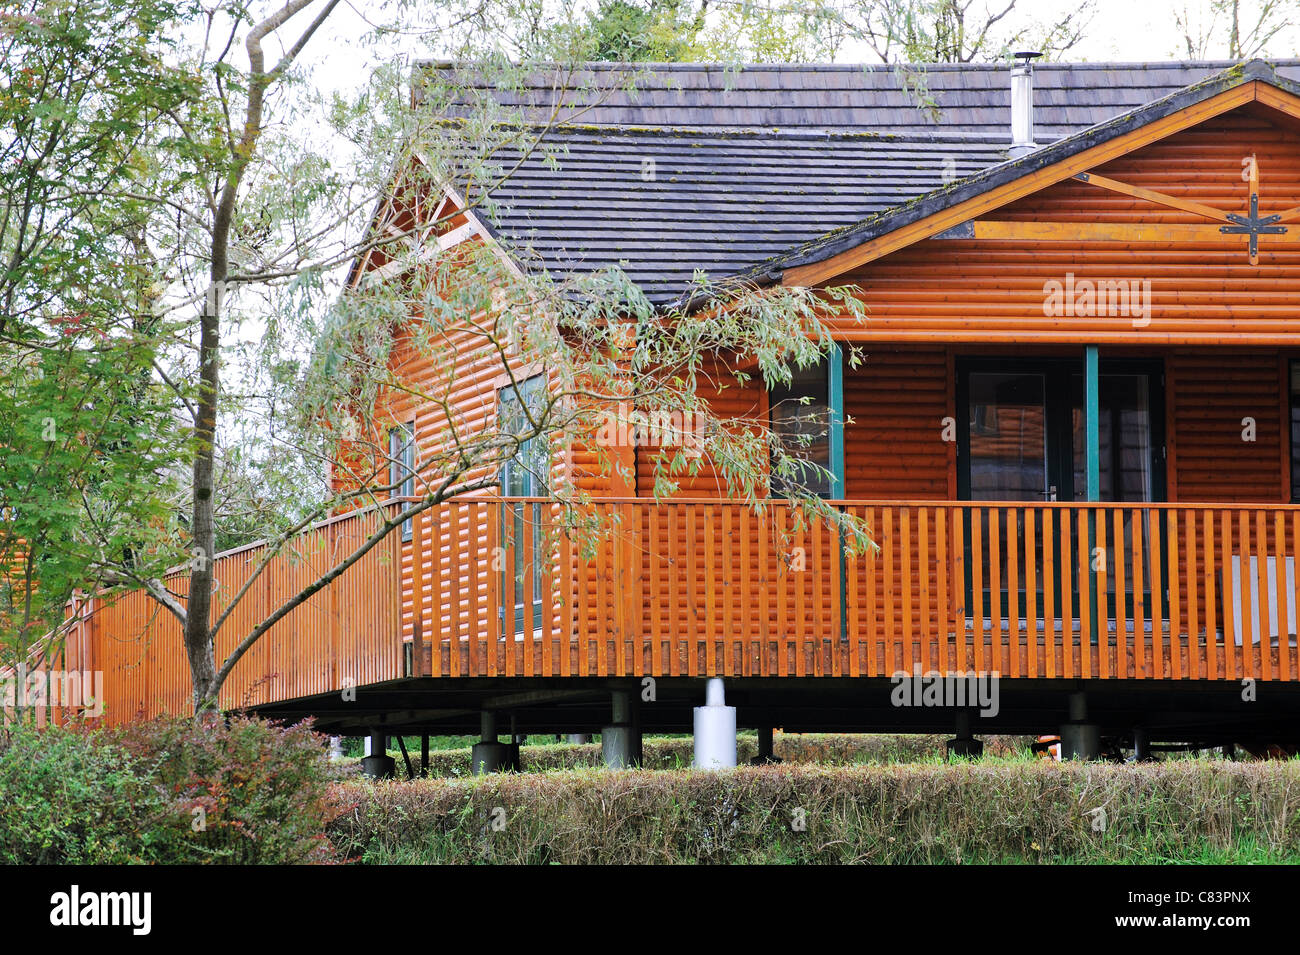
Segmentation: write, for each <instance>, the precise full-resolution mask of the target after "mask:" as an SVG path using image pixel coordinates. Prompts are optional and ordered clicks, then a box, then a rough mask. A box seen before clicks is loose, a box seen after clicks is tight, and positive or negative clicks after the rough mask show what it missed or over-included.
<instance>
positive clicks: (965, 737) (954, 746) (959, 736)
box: [948, 710, 984, 759]
mask: <svg viewBox="0 0 1300 955" xmlns="http://www.w3.org/2000/svg"><path fill="white" fill-rule="evenodd" d="M956 723H957V726H956V739H950V740H948V758H949V759H952V758H953V757H954V756H955V757H957V758H958V759H979V758H980V757H981V756H983V755H984V744H983V743H982V742H980V741H979V740H977V739H976V738H975V735H974V734H973V733H972V732H971V722H970V710H958V711H957V720H956Z"/></svg>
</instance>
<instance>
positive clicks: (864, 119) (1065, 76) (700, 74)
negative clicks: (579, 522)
mask: <svg viewBox="0 0 1300 955" xmlns="http://www.w3.org/2000/svg"><path fill="white" fill-rule="evenodd" d="M1233 65H1234V64H1228V63H1152V64H1082V65H1080V64H1075V65H1069V64H1046V65H1041V66H1039V67H1037V69H1036V70H1035V116H1036V136H1037V140H1038V142H1039V143H1040V144H1043V143H1048V142H1051V141H1053V140H1056V139H1059V142H1058V143H1057V146H1056V147H1053V148H1052V149H1041V150H1039V151H1038V152H1037V153H1034V154H1033V155H1032V156H1031V157H1027V158H1026V159H1023V160H1020V161H1017V162H1011V163H1007V162H1004V160H1005V159H1006V154H1005V149H1006V146H1007V145H1008V143H1007V140H1008V138H1009V135H1008V129H1007V127H1008V125H1009V119H1010V93H1009V84H1010V79H1009V74H1008V70H1007V67H1005V66H1003V65H971V66H967V65H963V66H951V65H940V66H927V67H924V68H917V69H923V70H924V74H925V84H926V86H927V88H928V90H929V95H930V96H932V97H933V98H934V100H935V101H936V102H937V104H938V106H939V112H938V113H937V116H936V115H935V114H932V113H931V112H929V111H928V110H925V109H921V108H918V105H917V100H916V98H915V97H914V96H912V95H911V94H909V93H907V92H906V91H905V90H904V89H903V88H902V80H901V78H900V75H899V73H898V72H897V71H896V70H895V69H894V68H893V67H862V66H827V65H777V66H772V65H764V66H750V67H741V68H731V67H724V66H720V65H699V64H657V65H632V66H628V65H618V64H589V65H588V66H587V67H586V68H585V70H586V72H585V74H583V75H580V76H578V77H576V78H570V79H569V80H567V81H566V85H567V87H568V89H569V90H570V92H567V93H563V94H560V95H561V96H562V101H563V102H564V103H572V104H574V109H575V110H577V109H578V108H579V107H578V105H577V104H579V103H581V102H582V101H584V100H588V101H589V100H591V99H592V98H593V97H594V95H595V94H593V93H592V92H590V90H593V89H599V90H600V91H601V92H600V95H599V97H598V101H597V103H596V105H594V106H592V105H588V106H586V107H584V108H582V111H581V114H580V115H577V114H576V113H575V114H574V115H575V119H574V121H573V123H572V124H571V125H562V126H560V127H558V128H557V129H555V130H553V131H551V132H550V133H548V134H547V139H548V141H549V142H551V143H553V144H555V145H556V146H557V147H558V148H559V149H560V150H561V153H560V155H559V156H558V157H557V159H558V162H557V163H556V165H557V168H551V164H549V163H548V162H547V161H545V160H544V159H543V158H542V156H541V155H535V156H533V157H531V158H529V159H527V160H526V161H525V162H524V164H523V165H522V167H521V168H520V170H519V171H518V172H517V173H515V174H514V175H513V176H511V177H510V178H509V179H507V181H506V182H505V184H504V185H503V186H501V187H499V188H498V189H497V190H496V191H495V192H494V194H493V202H492V206H491V208H490V210H489V211H490V215H489V216H488V217H487V224H488V226H489V228H490V229H491V230H492V232H493V233H494V235H495V236H496V237H497V238H498V239H499V240H500V241H501V242H502V244H503V245H505V246H506V248H507V249H509V250H510V251H511V252H512V254H514V255H515V256H516V258H517V259H518V260H519V261H520V262H521V264H524V265H525V266H526V267H530V268H540V269H544V270H546V271H547V272H549V273H550V274H551V275H552V276H554V277H556V278H559V279H562V278H564V277H565V276H568V275H572V274H575V273H580V272H584V271H589V270H596V269H601V268H607V267H609V266H613V265H618V266H620V267H621V268H622V269H623V270H624V271H625V272H626V273H627V274H628V275H629V277H631V278H632V280H633V281H635V282H636V283H637V284H638V285H639V286H640V287H641V288H642V289H643V290H644V291H645V293H646V294H647V296H648V297H650V299H651V300H652V301H655V302H657V303H661V304H664V303H668V302H670V301H672V300H674V299H675V298H677V297H679V296H680V295H681V294H683V293H684V292H685V291H687V287H688V285H689V283H690V280H691V276H692V274H693V272H694V271H695V270H697V269H700V270H703V271H705V272H707V273H708V274H709V276H710V277H711V278H712V279H714V280H720V279H724V278H727V277H730V276H738V275H740V276H744V277H747V278H750V279H756V280H766V281H773V280H775V279H777V278H779V275H780V272H781V269H783V268H785V267H789V266H791V265H795V264H807V263H809V262H812V261H817V260H819V259H821V258H825V257H827V256H830V255H833V254H835V252H836V251H839V250H841V249H843V248H847V247H849V246H851V245H853V244H856V243H858V242H862V241H866V240H867V239H869V238H871V237H873V236H874V235H878V234H881V233H882V232H884V231H889V229H891V228H897V227H898V226H900V225H902V224H905V221H912V219H911V218H909V217H919V215H923V214H929V211H934V210H935V209H936V208H941V207H942V204H943V203H946V202H955V201H960V198H959V197H965V196H967V195H971V194H976V192H978V191H979V190H981V189H984V188H993V184H995V183H997V182H1000V181H1002V178H1001V177H1011V178H1014V177H1015V176H1018V175H1022V174H1023V173H1024V172H1026V171H1028V170H1029V169H1030V168H1038V166H1039V165H1040V164H1042V163H1044V162H1047V161H1056V160H1055V159H1050V158H1049V157H1052V156H1055V157H1056V158H1058V159H1059V158H1062V157H1063V156H1064V155H1068V154H1069V151H1071V150H1073V149H1076V148H1078V149H1081V148H1086V145H1088V144H1091V142H1094V141H1097V140H1096V137H1097V136H1098V135H1099V133H1098V132H1097V129H1098V128H1101V129H1103V130H1104V132H1103V133H1102V134H1100V135H1118V132H1116V130H1118V129H1120V128H1121V127H1122V128H1124V129H1127V128H1132V126H1133V125H1134V124H1137V125H1141V124H1142V123H1144V122H1149V121H1150V120H1151V119H1153V118H1155V117H1156V115H1157V114H1161V113H1160V111H1161V110H1165V111H1172V110H1174V109H1177V108H1181V105H1186V104H1187V103H1188V102H1191V101H1193V100H1194V99H1195V98H1196V97H1198V96H1203V95H1212V92H1206V91H1207V90H1213V91H1215V92H1217V91H1218V90H1220V89H1223V88H1226V87H1227V85H1231V84H1232V83H1235V82H1244V81H1245V80H1246V79H1250V78H1257V77H1260V76H1263V77H1264V78H1266V79H1270V81H1273V82H1277V83H1286V84H1287V85H1288V86H1289V85H1291V84H1290V81H1291V80H1300V61H1294V60H1292V61H1280V62H1279V63H1278V64H1275V68H1274V67H1269V66H1268V65H1267V64H1261V63H1258V61H1257V62H1255V63H1252V64H1249V65H1248V68H1247V70H1245V71H1243V70H1241V69H1236V70H1231V69H1228V68H1229V67H1232V66H1233ZM425 69H426V70H428V71H431V75H434V76H437V75H440V73H439V71H440V70H456V69H460V68H458V67H453V66H447V65H442V66H436V65H432V64H426V65H425ZM442 75H445V74H442ZM460 75H461V76H462V77H463V75H464V74H463V73H461V74H460ZM458 82H459V81H458ZM629 83H630V84H633V85H634V86H635V90H634V91H628V90H625V89H619V88H618V87H619V86H620V84H621V85H628V84H629ZM1189 84H1190V85H1191V86H1190V89H1188V87H1189ZM584 89H585V90H587V91H588V92H581V90H584ZM484 95H490V96H492V97H493V98H494V99H496V100H497V101H499V102H502V103H503V104H505V105H508V106H509V105H521V104H522V105H525V106H527V105H528V104H532V105H534V106H536V107H538V112H537V113H536V114H534V115H535V118H538V119H539V120H540V119H541V118H542V115H543V111H542V107H544V106H546V105H547V104H549V103H550V102H551V101H552V100H553V99H554V98H555V97H556V96H557V94H556V93H555V88H554V85H553V82H552V81H551V80H550V79H549V78H548V77H546V76H540V75H539V76H538V77H536V78H535V80H534V81H532V82H530V83H529V84H528V85H527V86H526V88H524V89H523V90H510V91H503V90H495V89H494V90H490V91H485V94H484ZM1153 101H1155V105H1154V106H1153V105H1149V104H1152V103H1153ZM1180 104H1181V105H1180ZM561 115H562V116H563V115H565V114H564V113H563V111H562V112H561ZM1117 118H1122V119H1123V122H1121V123H1118V124H1117V123H1116V122H1115V120H1116V119H1117ZM646 160H653V163H654V177H653V179H652V180H651V181H646V179H645V178H644V177H643V169H644V168H645V167H644V165H643V164H644V163H645V161H646ZM510 161H511V157H509V156H504V157H503V164H508V163H509V162H510ZM922 197H926V198H924V199H923V198H922ZM924 210H928V211H924Z"/></svg>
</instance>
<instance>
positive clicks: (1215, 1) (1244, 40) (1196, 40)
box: [1173, 0, 1297, 60]
mask: <svg viewBox="0 0 1300 955" xmlns="http://www.w3.org/2000/svg"><path fill="white" fill-rule="evenodd" d="M1173 13H1174V23H1175V25H1176V26H1177V28H1178V30H1179V32H1181V33H1182V35H1183V48H1184V50H1185V52H1186V55H1187V58H1188V59H1189V60H1208V59H1217V58H1223V59H1229V60H1249V59H1251V58H1252V57H1256V56H1260V55H1262V54H1264V53H1265V52H1267V50H1268V49H1269V47H1270V45H1271V44H1273V43H1274V42H1275V41H1276V40H1277V39H1278V38H1279V36H1280V35H1281V34H1282V33H1283V31H1285V30H1286V29H1287V28H1288V27H1289V26H1290V25H1291V20H1292V18H1293V17H1294V15H1295V14H1296V13H1297V5H1296V4H1295V2H1294V0H1254V2H1245V3H1243V2H1242V0H1208V2H1202V3H1198V4H1197V5H1196V6H1194V7H1189V6H1188V5H1186V4H1184V5H1183V6H1182V7H1181V9H1178V8H1176V9H1175V10H1174V12H1173Z"/></svg>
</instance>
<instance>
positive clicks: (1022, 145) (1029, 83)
mask: <svg viewBox="0 0 1300 955" xmlns="http://www.w3.org/2000/svg"><path fill="white" fill-rule="evenodd" d="M1042 55H1043V54H1041V53H1030V52H1025V53H1017V54H1016V55H1015V56H1016V64H1015V65H1014V66H1013V67H1011V150H1010V152H1011V158H1012V159H1019V158H1020V157H1021V156H1024V155H1026V154H1028V153H1031V152H1033V151H1034V150H1035V149H1037V148H1038V144H1037V143H1035V142H1034V60H1036V59H1038V58H1039V57H1040V56H1042Z"/></svg>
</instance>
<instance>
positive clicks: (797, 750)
mask: <svg viewBox="0 0 1300 955" xmlns="http://www.w3.org/2000/svg"><path fill="white" fill-rule="evenodd" d="M947 739H948V737H946V736H926V735H921V734H899V735H890V734H871V733H798V734H796V733H777V734H776V736H775V739H774V740H773V747H772V748H773V751H774V753H775V755H776V756H778V757H780V758H781V759H782V760H783V761H784V762H786V763H819V764H822V765H829V766H850V765H857V764H874V763H898V762H919V761H926V760H929V761H937V760H941V759H943V758H944V752H945V742H946V740H947ZM982 739H983V741H984V752H985V754H986V755H988V756H1008V755H1011V754H1013V753H1015V752H1018V751H1022V750H1027V749H1028V747H1029V743H1030V739H1029V737H1022V736H984V737H982ZM408 745H409V744H408ZM415 748H416V749H417V750H418V743H417V744H416V747H415ZM736 753H737V756H738V758H739V760H740V761H741V762H742V763H748V762H749V761H750V760H751V759H753V758H754V756H756V755H757V753H758V740H757V739H756V738H755V737H754V736H752V735H742V736H740V737H739V739H738V740H737V744H736ZM394 755H395V756H396V758H397V773H398V775H399V776H401V775H404V774H405V772H406V767H405V766H404V765H403V763H402V758H401V756H400V754H396V753H394ZM693 756H694V742H693V741H692V740H691V738H690V737H689V736H688V737H683V738H676V739H675V738H667V737H659V738H653V737H652V738H647V739H646V740H645V742H644V743H643V745H642V765H643V767H644V768H645V769H688V768H690V765H691V760H692V757H693ZM519 757H520V761H521V763H522V768H523V771H524V772H526V773H537V772H547V771H550V770H555V769H578V768H581V767H584V766H586V767H596V766H601V765H602V759H601V754H600V744H599V743H584V744H578V745H573V744H569V743H544V744H542V745H539V746H528V745H525V746H523V747H521V748H520V753H519ZM418 760H419V753H418V751H417V752H412V753H411V762H412V765H416V768H417V770H418V765H417V763H418ZM360 769H361V767H360V764H359V763H357V764H353V766H352V770H353V772H360ZM469 773H470V750H469V748H468V747H462V748H455V749H434V750H433V751H431V752H430V753H429V775H430V776H468V775H469Z"/></svg>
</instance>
